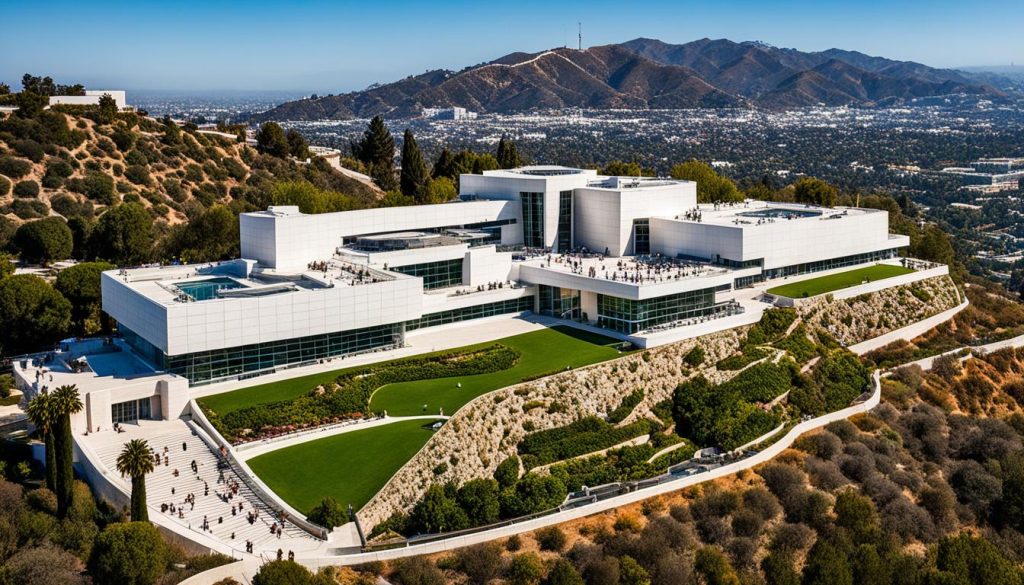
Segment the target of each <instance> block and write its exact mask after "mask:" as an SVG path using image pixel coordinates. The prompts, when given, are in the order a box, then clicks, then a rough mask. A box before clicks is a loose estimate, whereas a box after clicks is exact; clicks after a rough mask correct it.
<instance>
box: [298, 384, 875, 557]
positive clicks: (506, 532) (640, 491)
mask: <svg viewBox="0 0 1024 585" xmlns="http://www.w3.org/2000/svg"><path fill="white" fill-rule="evenodd" d="M872 382H873V384H874V390H873V392H872V393H871V394H870V395H869V397H868V398H867V399H866V400H864V401H863V402H858V403H856V404H853V405H851V406H848V407H846V408H844V409H842V410H838V411H835V412H831V413H828V414H825V415H822V416H819V417H817V418H813V419H810V420H805V421H803V422H800V423H799V424H797V425H796V426H794V427H793V428H792V429H791V430H790V431H789V432H788V433H786V434H785V435H784V436H783V437H781V438H780V439H779V440H778V441H776V442H775V443H773V444H771V445H769V446H768V447H766V448H765V449H764V450H763V451H760V452H758V453H756V454H754V455H751V456H749V457H745V458H742V459H738V460H736V461H733V462H730V463H726V464H724V465H722V466H720V467H716V468H714V469H706V470H705V471H702V472H700V473H695V474H693V475H687V476H682V477H678V478H673V479H668V480H666V481H661V482H660V483H653V482H654V481H655V480H657V479H658V478H654V479H652V480H647V481H643V482H635V483H637V484H640V485H643V487H637V489H634V490H632V491H629V492H627V493H623V494H620V495H616V496H613V497H610V498H607V499H604V500H600V501H595V502H593V503H590V504H583V505H580V506H577V507H574V508H571V509H567V510H561V511H557V512H553V513H546V512H543V513H540V514H537V515H533V516H529V517H527V518H524V519H519V520H509V521H506V522H505V523H502V525H500V526H498V527H492V528H489V529H486V528H485V529H482V530H480V531H478V532H472V533H469V534H466V533H460V534H457V535H437V538H436V539H434V540H430V541H429V542H422V543H413V542H407V543H406V545H405V546H402V545H399V548H391V549H386V550H379V551H374V552H364V553H353V554H339V555H334V556H326V557H321V558H308V559H307V558H304V559H299V560H298V561H299V562H300V563H302V564H303V565H306V566H307V567H311V568H319V567H322V566H328V565H353V564H359V563H365V562H370V561H383V560H391V559H397V558H402V557H409V556H416V555H423V554H433V553H438V552H444V551H449V550H453V549H457V548H462V547H465V546H471V545H473V544H479V543H481V542H487V541H491V540H496V539H499V538H505V537H508V536H512V535H514V534H520V533H523V532H529V531H532V530H536V529H538V528H543V527H545V526H550V525H552V524H560V523H563V522H567V521H569V520H575V519H577V518H582V517H584V516H590V515H592V514H596V513H599V512H604V511H606V510H611V509H614V508H618V507H620V506H624V505H627V504H631V503H635V502H639V501H641V500H645V499H647V498H650V497H653V496H657V495H661V494H666V493H670V492H674V491H678V490H680V489H683V488H685V487H690V486H692V485H696V484H699V483H703V482H706V481H710V480H713V479H719V478H722V477H726V476H729V475H732V474H734V473H736V472H738V471H741V470H744V469H749V468H751V467H755V466H757V465H760V464H762V463H766V462H768V461H770V460H771V459H773V458H774V457H776V456H777V455H779V454H780V453H782V452H783V451H784V450H786V449H788V448H789V447H790V446H791V445H792V444H793V442H794V441H796V439H797V438H799V437H800V436H801V435H803V434H804V433H807V432H809V431H812V430H815V429H819V428H822V427H824V426H826V425H829V424H831V423H833V422H835V421H838V420H842V419H845V418H849V417H851V416H854V415H857V414H862V413H865V412H867V411H869V410H871V409H873V408H874V407H876V406H878V404H879V402H880V401H881V397H882V387H881V371H880V370H876V371H875V372H874V373H873V374H872ZM648 482H650V483H652V485H645V484H646V483H648Z"/></svg>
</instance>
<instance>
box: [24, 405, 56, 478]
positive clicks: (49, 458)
mask: <svg viewBox="0 0 1024 585" xmlns="http://www.w3.org/2000/svg"><path fill="white" fill-rule="evenodd" d="M27 411H28V417H29V419H31V421H32V424H34V425H35V426H36V428H37V429H39V432H41V433H42V434H43V440H44V441H45V442H46V487H47V489H49V490H50V491H52V492H53V491H56V489H57V453H56V448H55V447H54V440H53V425H54V423H55V422H56V419H57V412H56V411H55V409H54V401H53V398H52V396H51V395H50V394H47V393H45V392H41V393H39V394H37V395H36V397H35V398H33V399H32V400H30V401H29V403H28V408H27Z"/></svg>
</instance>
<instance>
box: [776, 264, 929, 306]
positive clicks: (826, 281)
mask: <svg viewBox="0 0 1024 585" xmlns="http://www.w3.org/2000/svg"><path fill="white" fill-rule="evenodd" d="M911 272H913V270H912V269H910V268H904V267H902V266H893V265H891V264H875V265H874V266H866V267H864V268H857V269H856V270H848V271H846V272H839V273H836V274H830V275H828V276H820V277H818V278H812V279H810V280H804V281H801V282H794V283H792V284H784V285H782V286H777V287H775V288H770V289H768V293H769V294H773V295H779V296H782V297H789V298H791V299H798V298H802V297H813V296H817V295H820V294H825V293H827V292H832V291H836V290H839V289H843V288H849V287H851V286H857V285H859V284H861V283H862V282H864V281H865V280H867V281H870V282H874V281H876V280H883V279H886V278H892V277H894V276H901V275H904V274H909V273H911Z"/></svg>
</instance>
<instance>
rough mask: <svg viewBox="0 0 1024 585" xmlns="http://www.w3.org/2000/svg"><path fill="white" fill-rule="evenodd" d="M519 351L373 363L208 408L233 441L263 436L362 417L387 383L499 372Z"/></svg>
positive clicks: (492, 349)
mask: <svg viewBox="0 0 1024 585" xmlns="http://www.w3.org/2000/svg"><path fill="white" fill-rule="evenodd" d="M519 356H520V353H519V352H518V351H517V350H515V349H512V348H510V347H507V346H504V345H500V344H497V343H496V344H493V345H490V346H488V347H485V348H482V349H477V350H464V351H452V352H448V353H442V354H436V355H432V356H428V357H415V358H409V359H406V360H401V361H397V362H389V363H387V364H386V365H380V364H376V365H370V366H366V367H365V368H358V369H354V370H350V371H348V372H346V373H345V374H342V375H341V376H338V377H337V378H336V379H335V380H334V381H333V382H330V383H328V384H326V385H324V386H323V387H318V388H315V389H313V390H311V391H310V392H309V393H308V394H305V395H303V396H300V397H298V398H295V399H294V400H283V401H279V402H271V403H267V404H258V405H254V406H250V407H248V408H242V409H239V410H235V411H232V412H229V413H227V414H225V415H224V416H223V417H221V416H219V415H218V414H217V413H216V412H213V411H208V412H207V416H208V417H209V419H210V422H211V423H213V425H214V426H216V427H217V430H218V431H220V433H221V434H222V435H223V436H224V437H225V438H226V439H228V440H229V441H235V440H238V439H239V438H242V437H245V438H258V437H260V436H265V435H268V434H271V435H272V434H277V433H280V432H287V431H290V430H294V429H296V428H303V427H311V426H319V425H322V424H328V423H332V422H337V421H340V420H344V419H348V418H358V417H360V416H362V415H363V414H365V413H366V411H367V407H368V405H369V401H370V395H371V394H372V393H373V391H374V390H376V389H377V388H380V387H381V386H384V385H386V384H394V383H397V382H411V381H415V380H430V379H436V378H448V377H452V376H473V375H477V374H488V373H491V372H498V371H502V370H507V369H509V368H511V367H512V366H514V365H515V364H516V362H517V361H518V360H519Z"/></svg>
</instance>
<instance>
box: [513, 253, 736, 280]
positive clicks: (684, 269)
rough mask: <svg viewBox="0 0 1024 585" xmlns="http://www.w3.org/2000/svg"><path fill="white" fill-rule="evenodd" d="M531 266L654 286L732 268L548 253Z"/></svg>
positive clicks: (657, 259) (663, 259)
mask: <svg viewBox="0 0 1024 585" xmlns="http://www.w3.org/2000/svg"><path fill="white" fill-rule="evenodd" d="M528 262H529V263H530V264H531V265H533V266H536V267H539V268H544V269H547V270H554V271H557V272H564V273H568V274H575V275H578V276H585V277H587V278H595V279H600V280H609V281H612V282H625V283H629V284H635V285H640V286H643V285H651V284H661V283H666V282H674V281H680V280H686V279H692V278H703V277H707V276H720V275H723V274H726V273H728V272H729V269H727V268H723V267H720V266H712V265H711V264H709V263H705V262H696V261H690V260H677V259H673V258H666V257H663V256H625V257H622V258H610V257H606V256H603V255H582V254H546V255H544V256H539V257H537V258H535V259H532V260H529V261H528Z"/></svg>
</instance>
